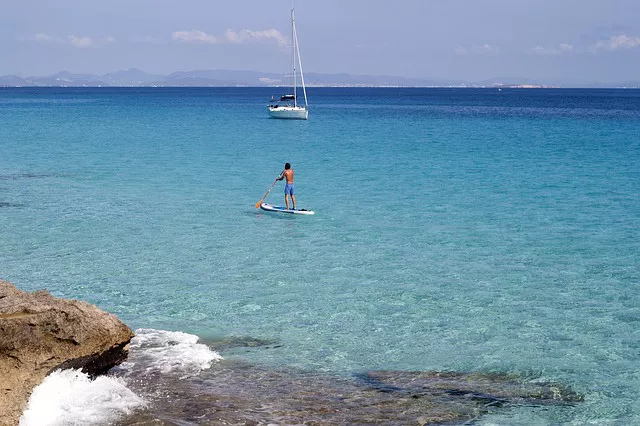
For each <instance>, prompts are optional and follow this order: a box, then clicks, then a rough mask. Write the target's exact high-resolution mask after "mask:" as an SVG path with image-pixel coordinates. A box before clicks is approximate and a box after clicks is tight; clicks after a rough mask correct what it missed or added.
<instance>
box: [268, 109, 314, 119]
mask: <svg viewBox="0 0 640 426" xmlns="http://www.w3.org/2000/svg"><path fill="white" fill-rule="evenodd" d="M269 115H270V116H271V117H272V118H285V119H290V120H308V119H309V110H308V109H306V108H300V107H288V106H279V107H277V108H274V107H271V106H270V107H269Z"/></svg>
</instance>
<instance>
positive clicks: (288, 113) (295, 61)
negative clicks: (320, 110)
mask: <svg viewBox="0 0 640 426" xmlns="http://www.w3.org/2000/svg"><path fill="white" fill-rule="evenodd" d="M291 39H292V40H293V45H292V46H291V66H292V71H293V72H292V77H293V94H288V95H282V96H280V98H279V99H278V100H275V99H273V98H272V99H271V102H270V103H269V107H268V108H269V115H270V116H271V117H273V118H289V119H297V120H307V119H309V103H308V101H307V89H306V87H305V85H304V74H303V73H302V60H301V59H300V46H299V45H298V34H297V32H296V20H295V8H291ZM296 65H297V67H298V69H296ZM298 70H299V71H300V75H299V77H300V82H301V84H302V93H303V95H304V105H303V104H302V103H301V102H299V101H298V90H297V89H298V87H297V86H298Z"/></svg>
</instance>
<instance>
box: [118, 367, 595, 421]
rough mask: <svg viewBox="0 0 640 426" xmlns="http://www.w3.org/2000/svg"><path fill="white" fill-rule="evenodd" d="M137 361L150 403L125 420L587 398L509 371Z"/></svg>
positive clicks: (325, 415)
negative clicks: (175, 366) (173, 366)
mask: <svg viewBox="0 0 640 426" xmlns="http://www.w3.org/2000/svg"><path fill="white" fill-rule="evenodd" d="M134 357H135V355H134ZM135 368H139V371H136V370H135ZM135 368H134V369H133V370H129V371H128V372H127V376H128V378H129V379H130V380H129V383H130V386H132V387H133V388H134V390H135V391H136V392H137V393H139V394H143V395H145V396H146V399H147V402H148V403H149V405H148V409H147V410H144V411H141V412H137V413H135V414H134V415H132V416H130V417H128V418H126V419H122V421H121V422H120V423H119V425H121V426H134V425H135V426H140V425H147V424H149V425H150V424H154V425H164V424H166V425H174V424H182V423H184V424H198V425H223V424H243V425H265V424H280V425H292V424H307V425H336V424H350V425H374V424H380V425H382V424H384V425H412V424H413V425H431V424H462V423H465V422H469V421H473V420H474V419H477V418H479V417H481V416H483V415H485V414H488V413H492V412H496V411H497V410H500V409H502V408H503V407H506V406H513V405H519V404H520V405H526V406H532V405H550V404H554V405H572V404H575V403H577V402H580V401H582V399H583V398H582V396H581V395H578V394H576V393H575V392H573V391H571V390H570V389H569V388H567V387H565V386H562V385H558V384H554V383H535V382H528V381H524V380H522V379H520V378H518V377H517V376H512V375H505V374H480V373H469V374H467V373H441V372H407V371H376V372H369V373H365V374H360V375H355V376H338V375H330V374H320V373H313V372H305V371H298V370H294V369H286V368H267V367H261V366H256V365H250V364H246V363H242V362H237V361H225V360H223V361H221V362H219V363H216V364H214V365H213V366H212V367H211V368H210V369H209V370H205V371H202V372H201V373H200V374H199V375H198V376H196V377H190V378H189V379H183V378H181V377H180V376H179V375H177V374H173V375H172V374H169V375H167V374H160V373H153V374H149V373H148V372H147V371H146V370H145V369H144V367H143V366H136V367H135ZM143 378H144V380H142V379H143Z"/></svg>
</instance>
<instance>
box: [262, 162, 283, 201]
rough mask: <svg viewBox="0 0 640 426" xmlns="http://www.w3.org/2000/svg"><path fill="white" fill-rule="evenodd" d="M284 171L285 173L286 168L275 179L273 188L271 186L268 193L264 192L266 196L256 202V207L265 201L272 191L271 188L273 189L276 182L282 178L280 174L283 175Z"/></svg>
mask: <svg viewBox="0 0 640 426" xmlns="http://www.w3.org/2000/svg"><path fill="white" fill-rule="evenodd" d="M282 173H284V170H283V171H282V172H280V175H279V176H278V177H277V178H276V180H274V181H273V184H272V185H271V188H269V190H268V191H267V193H266V194H264V197H262V198H261V199H260V201H258V202H257V203H256V209H259V208H260V204H262V201H264V199H265V198H267V195H269V193H270V192H271V190H272V189H273V187H274V186H275V184H276V182H278V179H280V176H282Z"/></svg>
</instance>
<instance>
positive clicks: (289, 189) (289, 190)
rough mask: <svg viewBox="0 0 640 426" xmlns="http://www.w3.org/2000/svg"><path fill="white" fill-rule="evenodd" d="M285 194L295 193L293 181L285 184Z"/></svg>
mask: <svg viewBox="0 0 640 426" xmlns="http://www.w3.org/2000/svg"><path fill="white" fill-rule="evenodd" d="M284 195H294V188H293V184H292V183H288V184H286V185H285V186H284Z"/></svg>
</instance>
